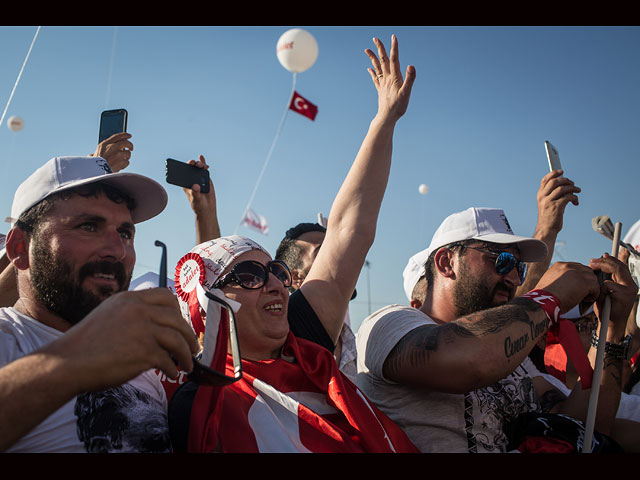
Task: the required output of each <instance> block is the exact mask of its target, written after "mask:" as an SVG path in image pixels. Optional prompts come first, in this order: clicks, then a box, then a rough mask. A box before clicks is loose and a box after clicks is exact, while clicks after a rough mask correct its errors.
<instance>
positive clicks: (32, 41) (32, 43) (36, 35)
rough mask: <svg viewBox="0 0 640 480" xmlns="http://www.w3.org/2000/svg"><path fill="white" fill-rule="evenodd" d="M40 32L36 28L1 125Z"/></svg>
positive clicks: (0, 120) (5, 108)
mask: <svg viewBox="0 0 640 480" xmlns="http://www.w3.org/2000/svg"><path fill="white" fill-rule="evenodd" d="M38 33H40V27H39V26H38V29H37V30H36V33H35V35H34V36H33V40H31V46H30V47H29V51H28V52H27V56H26V57H25V59H24V62H23V63H22V68H21V69H20V73H18V78H16V83H14V84H13V90H11V95H9V100H8V101H7V105H6V106H5V107H4V112H2V117H0V125H2V121H3V120H4V116H5V115H6V114H7V110H8V109H9V104H11V99H12V98H13V94H14V93H15V91H16V87H17V86H18V82H20V77H22V72H23V71H24V67H25V66H26V65H27V60H29V55H31V50H32V49H33V45H34V44H35V43H36V38H38Z"/></svg>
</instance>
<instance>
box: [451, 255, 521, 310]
mask: <svg viewBox="0 0 640 480" xmlns="http://www.w3.org/2000/svg"><path fill="white" fill-rule="evenodd" d="M498 290H503V291H506V292H508V293H509V299H510V300H511V299H512V298H513V295H514V292H513V290H512V289H510V288H509V287H508V286H507V284H506V283H504V282H498V283H497V284H496V286H495V287H494V288H493V289H489V287H488V286H487V285H485V284H484V283H482V282H480V281H478V279H476V278H474V277H473V276H472V275H471V274H470V272H469V270H468V269H467V267H466V265H465V264H462V266H461V269H460V274H459V278H458V280H457V282H456V285H455V287H454V290H453V303H454V305H455V307H456V311H457V315H458V317H464V316H466V315H471V314H472V313H475V312H479V311H481V310H486V309H488V308H492V307H496V306H497V305H495V304H494V303H493V298H494V297H495V294H496V293H497V292H498Z"/></svg>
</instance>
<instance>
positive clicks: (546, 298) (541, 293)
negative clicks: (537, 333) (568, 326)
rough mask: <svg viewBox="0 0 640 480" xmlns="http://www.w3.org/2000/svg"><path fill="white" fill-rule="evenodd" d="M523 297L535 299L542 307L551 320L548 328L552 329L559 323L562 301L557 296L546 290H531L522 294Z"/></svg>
mask: <svg viewBox="0 0 640 480" xmlns="http://www.w3.org/2000/svg"><path fill="white" fill-rule="evenodd" d="M522 297H524V298H528V299H530V300H533V301H534V302H536V303H537V304H538V305H540V307H542V310H543V311H544V313H545V314H546V316H547V320H548V321H549V323H548V324H547V328H549V329H551V328H552V327H553V326H554V325H557V324H558V320H559V318H560V302H559V301H558V299H557V298H556V297H554V296H553V295H552V294H550V293H549V292H547V291H545V290H531V291H530V292H529V293H525V294H524V295H522Z"/></svg>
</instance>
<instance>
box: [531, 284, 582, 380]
mask: <svg viewBox="0 0 640 480" xmlns="http://www.w3.org/2000/svg"><path fill="white" fill-rule="evenodd" d="M522 296H523V297H525V298H528V299H530V300H533V301H534V302H536V303H537V304H538V305H540V307H541V308H542V310H543V311H544V313H545V315H546V316H547V320H548V331H547V338H546V347H545V352H544V364H545V369H546V370H547V373H550V374H551V375H553V376H554V377H556V378H558V379H560V380H561V381H562V382H563V383H564V382H565V381H566V372H567V360H568V357H567V356H569V357H571V360H572V361H573V365H574V367H575V369H576V371H577V372H578V375H579V376H580V382H581V384H582V388H583V389H587V388H590V387H591V382H592V380H593V368H591V364H590V363H589V359H588V357H587V352H586V351H585V349H584V347H583V346H582V340H581V339H580V335H579V334H578V330H577V329H576V326H575V324H574V323H573V322H572V321H570V320H567V319H565V318H562V316H561V315H560V302H559V301H558V299H557V298H556V297H555V296H553V295H552V294H550V293H549V292H547V291H545V290H531V291H530V292H529V293H526V294H524V295H522Z"/></svg>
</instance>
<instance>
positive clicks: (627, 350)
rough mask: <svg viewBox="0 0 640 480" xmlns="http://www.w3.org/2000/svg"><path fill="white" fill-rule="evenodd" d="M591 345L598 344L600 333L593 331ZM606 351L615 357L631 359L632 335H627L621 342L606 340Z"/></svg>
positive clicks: (595, 345)
mask: <svg viewBox="0 0 640 480" xmlns="http://www.w3.org/2000/svg"><path fill="white" fill-rule="evenodd" d="M591 345H592V346H593V347H597V346H598V334H597V333H596V331H595V330H594V331H593V334H592V335H591ZM604 353H605V354H607V355H609V356H610V357H613V358H618V359H620V360H629V359H630V358H631V335H627V336H626V337H624V338H623V339H622V342H620V343H609V342H606V343H605V346H604Z"/></svg>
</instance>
